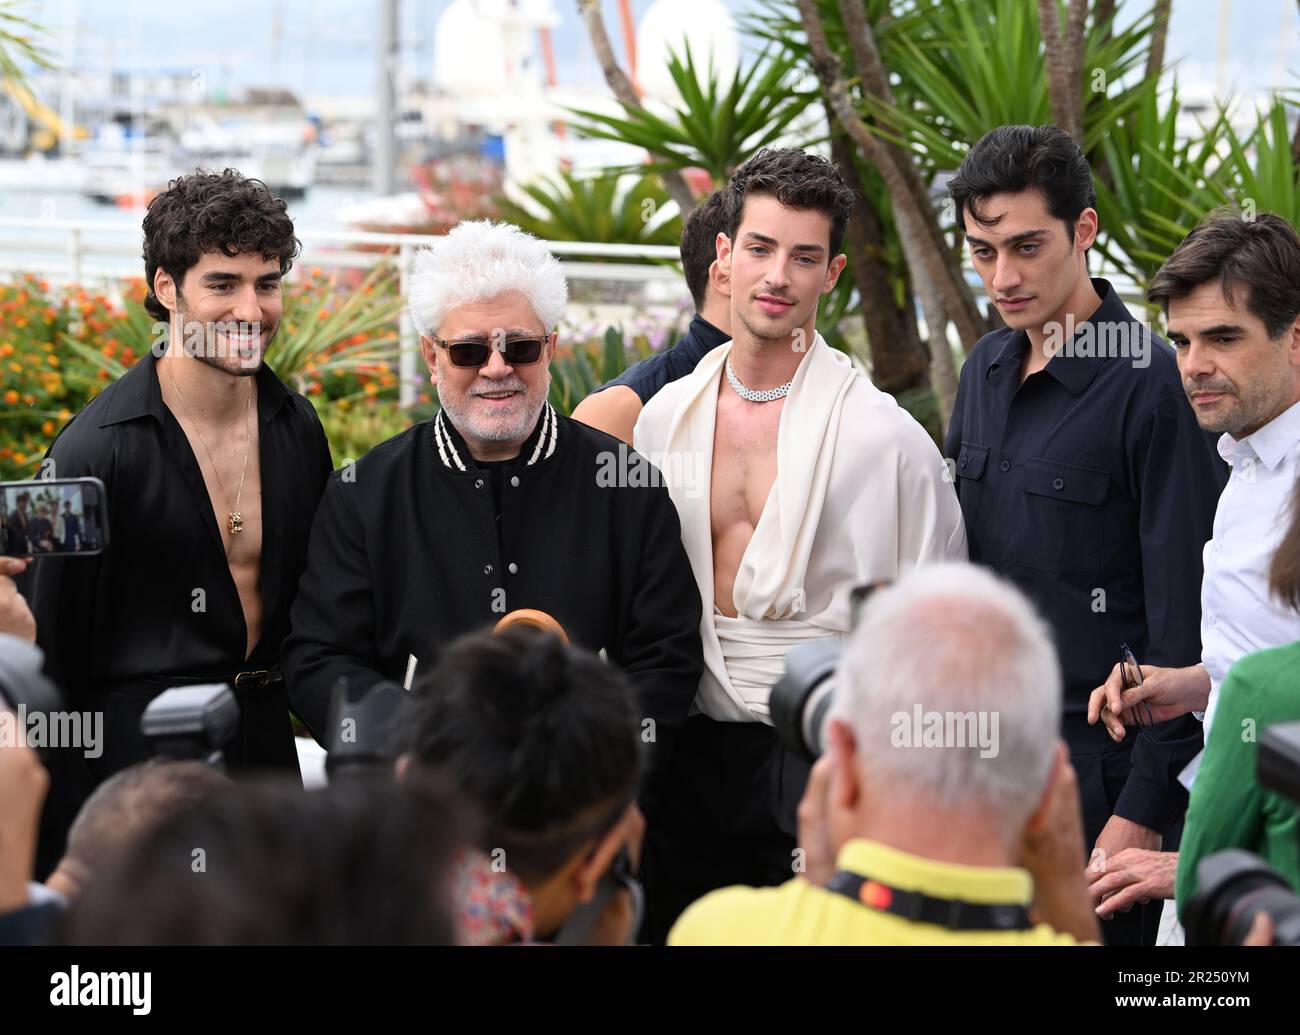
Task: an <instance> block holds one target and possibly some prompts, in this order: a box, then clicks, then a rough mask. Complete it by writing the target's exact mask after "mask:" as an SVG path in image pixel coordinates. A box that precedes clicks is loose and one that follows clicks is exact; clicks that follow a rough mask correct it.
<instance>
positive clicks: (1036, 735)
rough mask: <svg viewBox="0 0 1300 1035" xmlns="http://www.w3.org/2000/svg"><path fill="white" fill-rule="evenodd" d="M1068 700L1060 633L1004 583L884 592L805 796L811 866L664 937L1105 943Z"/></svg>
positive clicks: (724, 894)
mask: <svg viewBox="0 0 1300 1035" xmlns="http://www.w3.org/2000/svg"><path fill="white" fill-rule="evenodd" d="M1060 711H1061V675H1060V668H1059V664H1058V661H1057V658H1056V653H1055V650H1054V648H1053V646H1052V640H1051V636H1050V633H1049V632H1048V629H1047V627H1046V625H1045V624H1044V623H1043V621H1042V619H1041V618H1040V617H1039V616H1038V615H1037V614H1036V613H1035V611H1034V610H1033V608H1032V607H1031V605H1030V604H1029V602H1028V600H1027V599H1026V598H1025V597H1024V596H1023V595H1022V594H1021V593H1020V592H1019V591H1018V590H1016V589H1015V588H1013V587H1012V586H1011V585H1009V584H1008V583H1005V582H1003V581H1001V580H1000V579H998V578H996V577H994V576H993V575H991V574H989V573H987V572H986V571H984V570H982V569H980V568H976V567H974V566H970V565H965V564H932V565H925V566H922V567H920V568H918V569H915V570H914V571H913V572H911V573H909V574H908V575H907V576H906V577H904V578H903V579H902V580H901V581H900V582H899V583H898V584H897V585H895V586H891V587H888V588H885V589H882V590H879V591H877V592H876V593H874V594H873V595H872V597H871V598H870V599H869V600H868V601H867V603H866V605H865V607H864V610H863V613H862V617H861V620H860V622H859V624H858V626H857V627H856V628H855V630H854V631H853V632H852V633H851V634H850V636H849V639H848V642H847V645H846V649H845V653H844V657H843V660H842V663H841V677H840V688H839V690H838V692H837V697H836V700H835V702H834V705H833V707H832V711H831V717H830V719H829V720H828V731H827V744H828V747H827V751H826V753H825V754H824V755H823V757H822V758H821V759H820V760H819V761H818V762H817V764H816V765H815V766H814V768H813V771H812V775H811V777H810V779H809V784H808V790H807V793H806V795H805V797H804V800H803V803H802V805H801V806H800V811H799V833H800V842H799V844H800V851H801V852H802V853H804V854H803V856H802V861H803V863H804V864H805V869H804V872H803V873H802V874H801V875H800V876H798V877H796V878H795V879H794V880H792V881H789V882H787V883H786V884H784V885H782V886H780V887H778V888H771V889H762V890H757V889H751V888H730V889H724V890H722V891H719V892H715V893H714V894H712V895H709V896H706V897H705V898H704V899H702V900H700V901H699V902H697V903H696V904H695V905H694V906H692V907H691V908H690V909H689V910H688V911H687V912H686V913H685V914H684V915H683V916H682V918H681V920H680V921H679V922H678V924H677V926H676V927H675V928H674V930H673V933H672V935H671V937H670V939H669V943H670V944H678V945H684V944H737V943H740V944H820V945H845V944H877V945H898V944H969V945H1006V944H1019V945H1073V944H1076V943H1078V942H1087V941H1096V940H1097V939H1098V937H1099V929H1098V924H1097V918H1096V916H1095V915H1094V913H1093V910H1092V907H1091V904H1090V901H1089V898H1088V893H1087V886H1086V881H1085V879H1084V859H1085V848H1084V843H1083V832H1082V820H1081V815H1080V807H1079V795H1078V784H1077V780H1076V778H1075V774H1074V771H1073V769H1072V767H1071V766H1070V763H1069V759H1068V755H1067V752H1066V749H1065V746H1064V744H1063V743H1062V742H1061V740H1060V738H1059V722H1060ZM796 861H799V860H796Z"/></svg>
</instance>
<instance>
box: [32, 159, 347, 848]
mask: <svg viewBox="0 0 1300 1035" xmlns="http://www.w3.org/2000/svg"><path fill="white" fill-rule="evenodd" d="M297 251H298V239H297V238H296V237H295V236H294V228H293V221H292V220H291V219H290V218H289V216H288V214H287V213H286V211H285V203H284V202H283V201H282V200H280V199H279V198H277V197H275V196H274V195H272V194H271V192H270V190H268V189H267V187H266V185H265V184H263V183H261V182H260V181H258V180H251V179H247V178H246V177H244V176H242V175H240V174H239V173H238V172H236V171H235V170H233V169H227V170H225V171H224V172H221V173H216V172H205V171H199V172H196V173H194V174H192V175H187V176H182V177H180V178H179V179H177V180H174V181H173V182H172V183H171V184H170V186H169V187H168V189H167V190H166V191H164V192H163V193H161V194H159V195H158V197H156V198H155V199H154V200H153V202H152V203H151V204H150V206H149V212H148V214H147V215H146V216H145V219H144V262H145V273H146V276H147V278H148V294H147V296H146V299H145V306H146V308H147V309H148V310H149V312H150V313H151V314H152V315H153V316H155V317H156V318H158V319H159V321H160V323H159V324H156V325H155V328H156V330H157V332H158V337H157V340H156V342H155V345H154V348H153V349H152V352H151V354H147V355H145V356H144V357H142V358H141V359H140V361H139V362H137V363H136V364H135V365H134V366H133V367H131V369H129V370H128V371H127V372H126V373H125V374H123V375H122V377H121V378H120V379H119V380H118V381H117V382H116V383H115V384H112V385H110V386H109V387H108V388H106V389H105V390H104V391H103V392H102V393H100V395H98V396H97V397H96V398H94V399H93V400H91V402H90V403H89V404H88V405H87V406H86V408H85V409H84V410H82V411H81V412H80V413H79V414H77V416H76V417H74V418H73V419H72V421H71V422H69V423H68V424H67V425H66V426H65V427H64V429H63V430H62V431H61V432H60V433H59V435H58V437H57V438H56V439H55V441H54V443H53V445H52V446H51V447H50V450H49V453H48V454H47V455H48V458H49V459H50V460H52V461H53V462H54V468H55V474H56V475H57V476H58V477H60V478H75V477H81V476H94V477H96V478H99V479H101V480H102V481H103V483H104V486H105V489H106V491H107V504H106V508H105V510H106V514H105V519H104V522H103V523H104V525H105V526H106V527H107V530H108V536H107V545H106V548H105V550H104V552H103V554H102V555H100V556H98V557H94V558H90V559H85V560H80V561H78V562H77V563H70V562H66V561H60V560H46V561H43V562H40V563H39V564H37V566H36V567H37V571H36V575H35V579H34V600H33V609H34V612H35V614H36V615H37V638H38V642H39V643H40V645H41V647H42V648H43V649H44V651H45V654H46V664H47V672H48V674H49V675H50V676H51V677H52V678H53V679H54V680H55V681H56V683H57V684H58V685H59V686H60V687H61V689H62V690H63V693H64V695H65V697H66V698H67V700H68V702H69V705H68V706H69V707H71V708H77V709H86V710H94V711H102V712H103V714H104V736H103V744H102V748H103V750H102V754H101V755H100V756H99V757H97V758H83V757H81V756H80V755H77V756H73V755H72V754H71V753H70V752H68V753H65V755H64V756H61V757H59V758H58V759H57V761H56V765H55V767H54V770H53V777H54V782H53V786H52V789H51V794H50V800H49V803H48V804H47V806H46V817H45V824H44V826H45V830H44V832H43V837H42V846H41V860H40V862H41V864H42V865H43V866H48V865H52V863H53V862H54V861H55V860H56V858H57V855H58V853H59V852H60V850H61V848H62V840H63V835H64V832H65V831H66V825H67V824H68V823H69V822H71V819H72V817H73V816H74V815H75V811H76V808H77V806H78V805H79V804H80V802H81V801H82V800H84V798H85V796H86V795H87V794H88V793H89V792H90V791H91V790H92V789H93V788H94V787H95V786H96V785H97V784H98V783H100V782H101V781H102V780H104V779H105V778H106V777H108V776H109V775H111V774H112V773H114V772H117V771H118V770H120V769H123V768H125V767H126V766H128V765H132V764H134V763H136V762H139V761H141V760H142V759H143V758H145V757H147V756H148V755H149V754H150V746H149V744H148V743H147V742H146V740H145V739H144V737H143V735H142V734H141V732H140V719H141V716H142V714H143V712H144V709H145V707H146V705H148V703H149V701H150V700H152V699H153V698H154V697H155V696H156V695H157V694H159V693H160V692H161V691H163V690H165V689H167V688H168V687H173V686H178V685H185V684H191V683H214V682H216V683H229V684H231V686H232V687H233V688H234V691H235V696H236V698H237V700H238V703H239V708H240V727H239V732H238V735H237V737H236V738H235V740H234V742H233V743H232V744H230V745H228V746H227V749H226V761H227V763H228V765H229V766H230V767H231V769H232V770H233V771H235V772H240V771H244V770H250V769H265V768H275V769H285V770H289V771H291V772H293V773H297V771H298V770H297V757H296V752H295V750H294V744H293V736H292V732H291V728H290V722H289V711H288V706H287V703H286V699H285V694H284V688H283V681H282V677H281V675H280V646H281V643H282V642H283V640H284V638H285V636H286V635H287V634H288V631H289V606H290V604H292V603H293V598H294V595H295V594H296V592H297V587H298V579H299V577H300V576H301V575H302V571H303V568H304V567H305V565H306V550H307V538H308V533H309V532H310V530H311V523H312V519H313V517H314V516H315V513H316V505H317V503H318V502H319V500H320V496H321V493H322V491H323V490H324V487H325V481H326V479H327V478H328V476H329V473H330V471H331V469H332V467H333V464H332V463H331V460H330V452H329V445H328V443H327V442H326V439H325V434H324V431H323V430H322V428H321V425H320V420H319V419H318V418H317V416H316V413H315V410H314V409H313V408H312V406H311V404H310V403H309V402H308V401H307V400H306V399H304V398H303V397H302V396H301V395H298V394H297V393H295V392H293V391H292V390H290V389H289V388H288V387H286V386H285V384H284V383H283V382H282V381H280V379H279V378H278V377H276V375H275V374H274V373H273V372H272V371H271V369H270V368H269V367H268V366H266V364H265V363H264V362H263V358H264V356H265V354H266V352H267V350H268V348H269V347H270V346H271V344H272V342H273V340H274V339H275V336H276V332H277V330H278V329H279V326H280V320H281V314H282V310H283V299H282V295H281V278H282V277H283V276H284V274H285V273H287V272H288V270H289V267H290V266H291V264H292V262H293V257H294V256H295V255H296V254H297Z"/></svg>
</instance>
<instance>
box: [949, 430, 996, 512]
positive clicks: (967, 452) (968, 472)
mask: <svg viewBox="0 0 1300 1035" xmlns="http://www.w3.org/2000/svg"><path fill="white" fill-rule="evenodd" d="M988 460H989V447H988V446H979V445H976V444H975V443H973V442H962V444H961V450H960V451H959V452H958V454H957V459H956V460H955V461H953V467H952V471H953V474H954V475H955V476H956V477H955V478H954V479H953V480H954V482H955V483H956V488H957V500H958V502H959V503H960V504H961V511H962V516H963V517H964V518H965V519H966V528H967V532H968V533H969V531H970V529H972V528H974V527H975V516H976V514H977V513H978V512H979V503H980V490H981V488H982V487H983V479H984V467H985V465H986V464H987V463H988Z"/></svg>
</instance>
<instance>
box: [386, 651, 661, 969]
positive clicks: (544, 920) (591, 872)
mask: <svg viewBox="0 0 1300 1035" xmlns="http://www.w3.org/2000/svg"><path fill="white" fill-rule="evenodd" d="M639 716H640V709H639V708H638V707H637V697H636V693H635V691H634V690H633V688H632V685H631V683H630V682H629V680H628V679H627V677H626V676H625V675H623V673H622V672H620V671H619V670H618V669H616V668H614V667H612V666H609V665H606V664H603V663H602V662H601V661H600V659H599V658H597V657H596V656H595V655H592V654H590V653H588V652H586V651H583V650H580V649H577V648H573V647H569V646H566V645H565V644H563V643H562V642H561V641H560V640H559V639H557V638H556V637H554V636H552V635H549V634H546V633H540V632H536V631H533V630H527V629H517V628H516V629H510V630H507V631H505V632H502V633H500V634H498V635H495V636H493V635H488V634H474V635H470V636H465V637H462V638H461V639H460V640H457V641H456V642H455V643H453V644H452V645H451V646H449V647H448V648H447V649H446V651H445V652H444V654H443V656H442V658H441V661H440V664H439V666H438V668H437V669H436V670H435V671H434V672H433V674H432V675H431V676H429V677H428V678H426V679H425V680H423V681H417V682H416V685H415V687H414V688H413V694H412V697H411V699H410V708H409V715H407V716H404V717H403V721H401V722H400V723H399V724H398V727H397V728H398V729H399V730H400V731H401V732H400V733H399V734H398V737H397V750H398V752H399V758H398V763H397V769H398V774H399V777H400V778H401V780H402V782H406V781H407V780H409V779H411V778H412V777H413V776H414V775H416V774H417V773H418V772H419V769H420V767H428V768H433V769H438V770H441V771H443V772H445V774H446V775H447V777H448V778H449V779H450V780H452V781H454V783H455V784H456V785H457V786H458V787H459V789H460V790H461V791H462V792H463V793H464V794H465V796H466V798H467V799H468V800H469V801H470V803H472V804H473V805H474V806H476V807H477V808H478V810H479V812H480V813H481V815H482V818H483V820H484V823H485V831H484V836H483V837H482V838H481V839H480V843H479V846H478V849H479V850H478V851H476V852H466V853H464V855H463V856H462V858H461V859H460V861H459V863H458V866H457V875H456V884H455V896H456V899H457V906H458V911H459V914H460V921H461V928H462V931H461V934H462V937H463V938H464V939H465V940H466V941H469V942H470V943H472V944H504V943H510V942H531V941H546V940H555V941H558V942H561V943H567V942H570V941H577V940H581V941H583V942H585V943H587V944H606V945H621V944H626V943H627V941H628V940H629V938H630V937H631V936H632V934H633V933H634V932H635V930H636V923H637V917H636V912H637V897H638V892H639V888H636V887H635V886H634V885H633V884H632V883H631V881H630V878H629V877H628V872H629V870H631V869H633V868H634V867H635V862H636V858H635V857H636V855H637V854H638V853H639V851H640V840H641V831H642V827H643V823H642V821H641V817H640V814H639V812H638V811H637V808H636V806H635V805H634V804H633V800H632V799H633V796H634V795H635V794H636V793H637V788H638V784H639V782H640V779H641V773H642V765H643V759H642V745H641V737H640V724H639ZM616 885H617V886H616ZM592 903H595V905H594V906H592V905H591V904H592ZM584 904H585V905H586V906H587V908H586V909H585V910H584V909H582V907H583V906H584ZM580 911H581V912H582V914H583V915H582V916H581V917H580V918H576V917H575V915H576V914H578V913H579V912H580ZM577 927H582V928H583V930H581V931H578V930H576V928H577Z"/></svg>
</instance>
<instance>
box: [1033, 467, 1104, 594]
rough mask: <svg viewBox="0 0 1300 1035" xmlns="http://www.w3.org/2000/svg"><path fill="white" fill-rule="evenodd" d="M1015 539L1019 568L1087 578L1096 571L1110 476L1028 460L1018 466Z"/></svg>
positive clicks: (1094, 470) (1102, 536)
mask: <svg viewBox="0 0 1300 1035" xmlns="http://www.w3.org/2000/svg"><path fill="white" fill-rule="evenodd" d="M1022 475H1023V482H1022V486H1023V488H1024V493H1023V497H1024V498H1023V501H1022V502H1023V507H1022V509H1021V512H1020V513H1021V518H1020V530H1019V533H1018V535H1017V536H1016V544H1017V553H1018V554H1019V558H1018V559H1019V560H1020V563H1022V564H1024V565H1025V566H1026V567H1030V568H1037V569H1039V570H1041V571H1052V572H1062V573H1066V574H1075V575H1091V574H1094V573H1096V572H1097V571H1098V570H1099V569H1100V567H1101V556H1102V546H1103V543H1104V541H1105V532H1106V506H1105V504H1106V499H1107V497H1108V496H1109V494H1110V472H1109V471H1104V470H1102V469H1101V468H1097V467H1082V466H1079V465H1078V464H1066V463H1061V462H1060V461H1059V460H1043V459H1039V458H1031V459H1029V460H1026V461H1025V462H1024V465H1023V472H1022Z"/></svg>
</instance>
